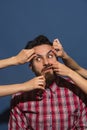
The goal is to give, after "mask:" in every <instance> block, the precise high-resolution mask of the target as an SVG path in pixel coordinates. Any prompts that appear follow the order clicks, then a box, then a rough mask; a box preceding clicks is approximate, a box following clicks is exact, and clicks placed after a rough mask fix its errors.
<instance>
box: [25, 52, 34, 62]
mask: <svg viewBox="0 0 87 130" xmlns="http://www.w3.org/2000/svg"><path fill="white" fill-rule="evenodd" d="M35 56H36V54H35V53H34V54H33V55H31V56H30V57H29V58H28V60H27V62H29V61H31V60H32V59H33V58H34V57H35Z"/></svg>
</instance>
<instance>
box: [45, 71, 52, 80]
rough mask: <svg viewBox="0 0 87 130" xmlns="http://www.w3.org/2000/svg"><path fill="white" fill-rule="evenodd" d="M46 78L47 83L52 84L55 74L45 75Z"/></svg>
mask: <svg viewBox="0 0 87 130" xmlns="http://www.w3.org/2000/svg"><path fill="white" fill-rule="evenodd" d="M45 78H46V81H47V82H51V81H53V80H54V74H53V73H50V72H48V73H46V74H45Z"/></svg>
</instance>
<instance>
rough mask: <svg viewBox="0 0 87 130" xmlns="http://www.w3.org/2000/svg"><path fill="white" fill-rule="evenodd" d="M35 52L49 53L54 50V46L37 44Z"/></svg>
mask: <svg viewBox="0 0 87 130" xmlns="http://www.w3.org/2000/svg"><path fill="white" fill-rule="evenodd" d="M34 50H35V53H36V54H41V55H44V54H47V53H48V52H49V51H50V50H52V46H50V45H40V46H36V47H34Z"/></svg>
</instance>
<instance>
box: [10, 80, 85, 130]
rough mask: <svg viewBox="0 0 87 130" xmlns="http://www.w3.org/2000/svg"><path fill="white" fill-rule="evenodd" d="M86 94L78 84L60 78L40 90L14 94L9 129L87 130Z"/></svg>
mask: <svg viewBox="0 0 87 130" xmlns="http://www.w3.org/2000/svg"><path fill="white" fill-rule="evenodd" d="M86 106H87V97H86V95H85V94H84V93H83V92H81V90H79V88H78V87H77V86H75V85H74V84H72V83H70V82H68V81H66V80H65V79H63V78H60V81H59V83H58V84H56V83H55V82H54V83H53V84H52V85H51V86H50V88H47V89H46V91H45V92H44V93H43V94H42V96H41V95H40V94H38V92H37V91H34V90H33V91H32V92H28V93H24V94H21V95H15V96H14V97H13V99H12V107H11V112H10V119H9V125H8V129H9V130H87V107H86Z"/></svg>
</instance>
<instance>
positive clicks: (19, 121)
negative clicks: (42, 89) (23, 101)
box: [8, 96, 29, 130]
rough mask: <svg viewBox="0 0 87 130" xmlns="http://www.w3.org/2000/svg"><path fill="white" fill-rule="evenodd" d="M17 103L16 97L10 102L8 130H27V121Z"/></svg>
mask: <svg viewBox="0 0 87 130" xmlns="http://www.w3.org/2000/svg"><path fill="white" fill-rule="evenodd" d="M19 101H20V100H19V98H17V97H16V96H15V97H14V98H13V99H12V101H11V110H10V117H9V123H8V130H29V128H28V123H27V119H26V117H25V115H24V113H23V112H22V110H21V108H20V105H19Z"/></svg>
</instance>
